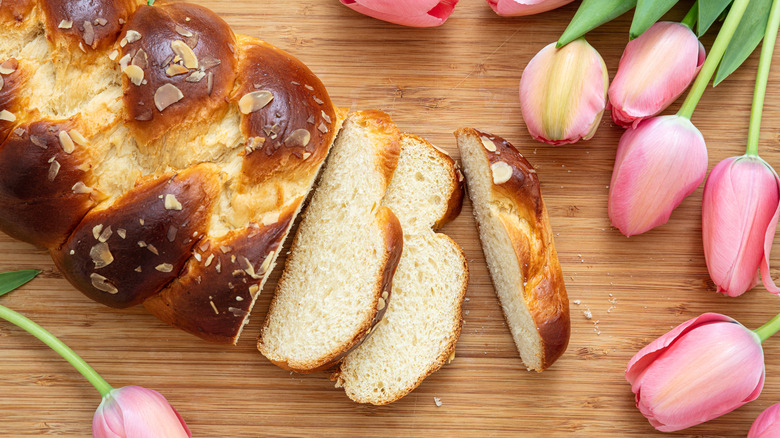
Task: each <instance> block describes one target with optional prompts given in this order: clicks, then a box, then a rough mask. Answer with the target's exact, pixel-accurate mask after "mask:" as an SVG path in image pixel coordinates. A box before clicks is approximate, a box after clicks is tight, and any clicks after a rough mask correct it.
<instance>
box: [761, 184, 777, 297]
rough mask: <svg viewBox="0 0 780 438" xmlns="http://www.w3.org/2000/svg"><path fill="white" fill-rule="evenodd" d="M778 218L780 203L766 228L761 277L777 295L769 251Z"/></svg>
mask: <svg viewBox="0 0 780 438" xmlns="http://www.w3.org/2000/svg"><path fill="white" fill-rule="evenodd" d="M778 186H779V187H780V180H778ZM778 218H780V204H778V206H777V210H775V215H774V216H773V217H772V221H771V222H770V223H769V228H767V230H766V237H765V238H764V258H763V260H762V261H761V277H762V280H763V281H764V287H765V288H766V290H768V291H769V292H772V293H773V294H775V295H777V294H780V288H778V287H777V285H776V284H775V282H774V280H772V275H771V273H770V272H769V253H770V252H771V251H772V241H773V240H774V239H775V231H776V230H777V220H778Z"/></svg>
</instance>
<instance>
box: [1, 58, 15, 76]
mask: <svg viewBox="0 0 780 438" xmlns="http://www.w3.org/2000/svg"><path fill="white" fill-rule="evenodd" d="M15 71H16V67H14V65H13V64H12V63H11V60H10V59H9V60H8V61H4V62H3V63H2V64H0V75H10V74H11V73H13V72H15Z"/></svg>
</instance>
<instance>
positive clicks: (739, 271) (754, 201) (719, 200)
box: [702, 156, 780, 297]
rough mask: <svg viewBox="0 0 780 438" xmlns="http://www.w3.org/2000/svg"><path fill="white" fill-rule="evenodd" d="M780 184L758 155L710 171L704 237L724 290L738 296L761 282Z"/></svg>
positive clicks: (710, 267)
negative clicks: (766, 241) (768, 234)
mask: <svg viewBox="0 0 780 438" xmlns="http://www.w3.org/2000/svg"><path fill="white" fill-rule="evenodd" d="M777 185H778V184H777V181H776V177H775V175H774V172H772V170H771V168H769V167H768V165H767V164H766V162H765V161H763V160H761V159H760V158H758V157H748V156H742V157H732V158H728V159H726V160H723V161H721V162H720V163H718V164H717V165H716V166H715V168H714V169H713V170H712V172H711V173H710V177H709V178H708V179H707V183H706V184H705V186H704V195H703V197H702V239H703V242H704V256H705V260H706V262H707V269H708V271H709V273H710V277H711V278H712V280H713V282H714V283H715V284H716V285H717V286H718V292H721V293H724V294H727V295H729V296H733V297H736V296H739V295H742V294H743V293H745V292H746V291H747V290H749V289H752V288H753V287H754V286H755V285H756V284H757V274H758V271H759V266H760V264H761V261H762V257H763V255H764V240H765V235H766V231H767V228H768V227H769V226H770V223H771V218H772V216H773V215H774V214H775V211H776V210H777V207H778V205H779V204H780V191H779V190H778V187H777Z"/></svg>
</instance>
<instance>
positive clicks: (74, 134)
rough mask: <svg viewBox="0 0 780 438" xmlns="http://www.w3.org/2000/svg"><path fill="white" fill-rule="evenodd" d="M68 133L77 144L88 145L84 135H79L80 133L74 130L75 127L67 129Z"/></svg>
mask: <svg viewBox="0 0 780 438" xmlns="http://www.w3.org/2000/svg"><path fill="white" fill-rule="evenodd" d="M68 135H69V136H70V138H71V139H72V140H73V141H74V142H76V144H77V145H79V146H88V145H89V141H87V139H86V138H84V136H83V135H81V133H80V132H79V131H76V130H75V129H71V130H70V131H68Z"/></svg>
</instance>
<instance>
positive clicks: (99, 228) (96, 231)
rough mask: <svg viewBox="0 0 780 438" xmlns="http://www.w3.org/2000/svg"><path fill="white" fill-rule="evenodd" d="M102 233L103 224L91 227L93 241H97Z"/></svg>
mask: <svg viewBox="0 0 780 438" xmlns="http://www.w3.org/2000/svg"><path fill="white" fill-rule="evenodd" d="M102 231H103V224H97V225H95V226H94V227H92V237H94V238H95V240H98V239H99V238H100V233H101V232H102Z"/></svg>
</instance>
